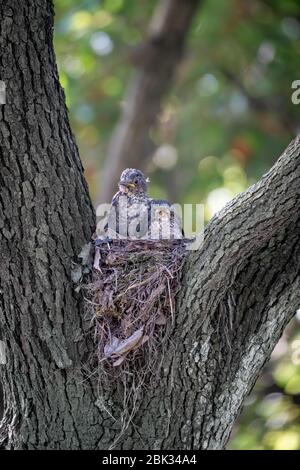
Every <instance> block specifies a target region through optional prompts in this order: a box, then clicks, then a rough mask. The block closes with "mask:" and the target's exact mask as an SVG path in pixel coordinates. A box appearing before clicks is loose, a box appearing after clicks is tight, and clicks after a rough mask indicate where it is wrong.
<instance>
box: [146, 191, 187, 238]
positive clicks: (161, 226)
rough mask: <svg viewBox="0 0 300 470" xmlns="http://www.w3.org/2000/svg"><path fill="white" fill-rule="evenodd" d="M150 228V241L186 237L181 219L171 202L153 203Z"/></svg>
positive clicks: (160, 201)
mask: <svg viewBox="0 0 300 470" xmlns="http://www.w3.org/2000/svg"><path fill="white" fill-rule="evenodd" d="M149 226H150V229H149V233H148V238H149V239H153V240H168V239H169V240H178V239H182V238H183V237H184V232H183V230H182V222H181V219H180V217H179V216H178V214H177V213H176V211H175V209H174V207H173V206H171V204H170V203H169V201H165V200H159V199H158V200H152V201H151V203H150V224H149Z"/></svg>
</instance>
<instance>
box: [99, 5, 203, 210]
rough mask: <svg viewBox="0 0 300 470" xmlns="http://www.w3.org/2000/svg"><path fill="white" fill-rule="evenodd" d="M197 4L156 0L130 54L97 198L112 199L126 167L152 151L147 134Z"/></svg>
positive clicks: (138, 165) (140, 161)
mask: <svg viewBox="0 0 300 470" xmlns="http://www.w3.org/2000/svg"><path fill="white" fill-rule="evenodd" d="M199 3H200V2H199V0H185V1H184V2H182V1H181V0H160V2H159V3H158V6H157V9H156V10H155V12H154V16H153V18H152V21H151V23H150V28H149V32H148V35H147V38H146V39H145V42H144V43H143V44H142V45H141V46H139V47H138V48H137V49H136V50H135V51H134V52H133V53H132V55H131V59H132V62H133V65H134V66H135V71H134V73H133V76H132V77H131V79H130V82H129V84H128V88H127V91H126V93H125V96H124V99H123V102H124V107H123V110H122V114H121V116H120V119H119V121H118V123H117V125H116V127H115V130H114V132H113V134H112V137H111V140H110V144H109V146H108V150H107V154H106V158H105V162H104V168H103V177H102V185H101V194H100V200H101V202H109V201H110V200H111V197H112V195H113V194H114V192H115V187H116V185H117V182H118V178H119V176H120V174H121V172H122V170H124V168H130V167H132V168H140V169H144V167H145V165H146V162H147V160H148V158H149V157H150V156H151V155H152V153H153V149H154V144H153V142H152V141H151V138H150V136H149V133H150V131H151V128H152V127H153V126H154V125H155V124H156V121H157V117H158V114H159V111H160V106H161V101H162V98H163V97H164V95H165V93H166V92H167V91H168V89H169V87H170V84H171V82H172V80H173V77H174V74H175V72H176V68H177V66H178V64H179V62H180V60H181V58H182V53H183V47H184V42H185V38H186V35H187V32H188V29H189V26H190V24H191V21H192V18H193V16H194V14H195V11H196V9H197V6H198V4H199Z"/></svg>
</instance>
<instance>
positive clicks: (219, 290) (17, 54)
mask: <svg viewBox="0 0 300 470" xmlns="http://www.w3.org/2000/svg"><path fill="white" fill-rule="evenodd" d="M52 29H53V10H52V4H51V2H50V1H49V0H39V2H36V1H33V0H28V1H26V2H22V3H21V4H20V2H19V1H17V0H4V1H2V2H1V4H0V47H1V57H0V77H1V80H3V81H5V83H6V87H7V97H6V104H5V105H2V106H1V107H0V113H1V114H0V115H1V120H0V133H1V140H0V159H1V173H0V183H1V186H0V259H1V264H0V286H1V290H0V328H1V335H2V336H1V338H0V339H3V340H4V341H5V342H6V345H7V363H6V365H1V366H0V371H1V380H2V382H3V386H4V395H5V410H4V417H3V420H2V422H1V425H0V439H1V442H2V445H3V446H5V447H6V448H8V449H107V448H108V447H109V446H110V445H111V444H112V443H113V441H114V440H115V438H116V436H117V435H118V433H119V431H120V424H119V422H118V421H114V420H113V419H112V418H111V416H110V414H111V415H115V414H116V415H117V411H118V398H117V395H116V393H115V391H114V390H109V391H108V398H107V397H102V398H101V397H98V396H97V393H96V391H95V388H94V387H93V386H92V382H91V380H89V379H87V378H86V377H85V376H84V375H83V374H82V372H81V366H82V365H83V364H85V363H86V360H87V357H88V355H89V354H91V353H92V352H93V348H94V345H93V343H92V341H91V339H90V337H89V334H88V323H89V322H88V319H87V321H86V319H85V318H84V315H83V306H82V301H81V298H80V297H79V296H78V295H77V294H76V293H75V292H74V289H73V286H72V281H71V276H70V271H71V264H72V260H73V259H74V256H76V254H78V252H79V251H80V248H81V246H82V245H83V244H84V243H85V242H86V241H88V240H89V238H90V235H91V232H92V228H93V226H94V213H93V209H92V206H91V202H90V199H89V195H88V190H87V185H86V182H85V180H84V176H83V170H82V166H81V163H80V159H79V156H78V151H77V147H76V144H75V142H74V138H73V136H72V133H71V130H70V126H69V122H68V117H67V111H66V107H65V103H64V95H63V92H62V89H61V87H60V85H59V81H58V75H57V69H56V64H55V57H54V53H53V46H52ZM299 182H300V139H299V137H297V138H296V139H295V140H294V141H293V142H292V143H291V144H290V146H289V147H288V149H287V150H286V152H285V153H284V154H283V155H282V156H281V158H280V159H279V160H278V162H277V163H276V164H275V165H274V167H273V168H272V169H271V170H270V172H269V173H268V174H267V175H265V176H264V177H263V178H262V179H261V181H260V182H258V183H257V184H256V185H254V186H252V187H251V188H249V189H248V190H247V191H246V192H245V193H242V194H241V195H239V196H238V197H236V198H235V199H234V200H233V201H232V202H231V203H229V204H228V205H227V206H226V207H225V208H224V209H223V210H222V211H221V212H220V213H218V214H217V215H216V216H215V217H214V218H213V219H212V221H211V222H210V223H209V224H208V226H207V228H206V231H205V237H204V244H203V246H202V247H201V249H200V250H199V251H197V252H191V253H190V254H189V255H188V257H187V261H186V265H185V272H184V276H183V279H182V291H181V294H180V296H179V298H178V302H177V310H176V312H177V313H176V322H175V325H174V329H173V333H172V334H173V344H174V346H173V348H172V350H170V352H169V354H167V355H166V357H165V358H164V364H163V371H162V377H161V381H160V383H159V386H158V385H157V384H153V387H152V388H151V387H148V389H147V390H146V391H145V393H144V395H143V400H142V402H141V403H140V404H139V411H138V413H137V415H136V417H135V419H134V425H131V426H130V427H129V428H128V430H127V431H126V433H124V435H123V436H122V438H121V439H120V441H119V442H118V446H117V447H118V448H121V449H207V448H210V449H217V448H224V446H225V445H226V442H227V440H228V438H229V435H230V431H231V429H232V426H233V423H234V420H235V418H236V417H237V416H238V414H239V412H240V410H241V407H242V404H243V401H244V398H245V396H246V395H247V394H248V393H249V391H250V390H251V387H252V386H253V384H254V383H255V380H256V378H257V377H258V375H259V372H260V370H261V368H262V367H263V365H264V363H265V362H266V361H267V360H268V358H269V356H270V354H271V351H272V349H273V348H274V346H275V344H276V342H277V341H278V339H279V337H280V335H281V333H282V330H283V328H284V326H285V325H286V324H287V322H288V321H289V320H290V318H291V317H292V315H293V314H294V313H295V311H296V309H297V308H298V307H299V287H300V273H299V270H300V262H299V261H300V253H299V250H300V244H299V235H300V220H299V219H300V216H299V214H300V211H299V209H300V197H299V187H300V184H299ZM107 410H108V411H109V413H110V414H108V413H107Z"/></svg>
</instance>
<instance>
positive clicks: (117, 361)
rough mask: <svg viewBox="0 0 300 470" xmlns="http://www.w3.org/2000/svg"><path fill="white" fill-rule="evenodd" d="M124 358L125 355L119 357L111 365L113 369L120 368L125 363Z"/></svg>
mask: <svg viewBox="0 0 300 470" xmlns="http://www.w3.org/2000/svg"><path fill="white" fill-rule="evenodd" d="M125 358H126V355H125V356H121V357H119V359H117V360H116V361H115V362H114V363H113V367H117V366H120V365H121V364H122V363H123V362H124V361H125Z"/></svg>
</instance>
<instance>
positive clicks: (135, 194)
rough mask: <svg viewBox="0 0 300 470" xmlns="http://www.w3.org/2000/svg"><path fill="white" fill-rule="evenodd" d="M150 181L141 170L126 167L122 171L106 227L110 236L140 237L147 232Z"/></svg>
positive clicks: (105, 229) (106, 231)
mask: <svg viewBox="0 0 300 470" xmlns="http://www.w3.org/2000/svg"><path fill="white" fill-rule="evenodd" d="M148 183H149V178H146V177H145V175H144V174H143V172H142V171H141V170H137V169H136V168H126V170H124V171H123V172H122V174H121V177H120V180H119V183H118V187H119V190H118V191H117V193H116V194H115V195H114V196H113V198H112V201H111V207H110V210H109V213H108V217H107V223H106V225H105V227H104V231H105V233H106V235H107V236H108V237H111V238H130V239H139V238H142V237H144V236H145V235H146V234H147V232H148V213H149V203H150V201H151V198H149V197H148V196H147V190H148Z"/></svg>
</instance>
